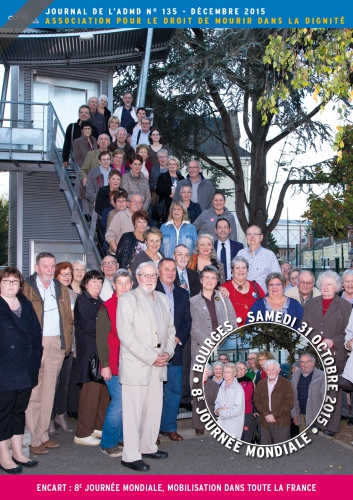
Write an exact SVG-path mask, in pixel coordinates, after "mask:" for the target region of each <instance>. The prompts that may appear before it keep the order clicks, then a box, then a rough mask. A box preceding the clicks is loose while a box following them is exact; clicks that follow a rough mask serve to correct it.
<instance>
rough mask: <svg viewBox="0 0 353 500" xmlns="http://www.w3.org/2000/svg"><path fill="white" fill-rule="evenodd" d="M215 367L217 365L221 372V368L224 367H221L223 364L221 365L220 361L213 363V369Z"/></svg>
mask: <svg viewBox="0 0 353 500" xmlns="http://www.w3.org/2000/svg"><path fill="white" fill-rule="evenodd" d="M217 365H219V366H220V367H221V368H222V370H223V366H224V365H223V363H222V362H221V361H216V362H215V363H213V368H214V367H215V366H217Z"/></svg>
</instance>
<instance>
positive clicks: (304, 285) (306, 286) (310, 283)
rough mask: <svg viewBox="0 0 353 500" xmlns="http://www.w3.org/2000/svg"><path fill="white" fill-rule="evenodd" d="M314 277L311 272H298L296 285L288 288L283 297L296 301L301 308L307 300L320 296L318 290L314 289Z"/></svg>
mask: <svg viewBox="0 0 353 500" xmlns="http://www.w3.org/2000/svg"><path fill="white" fill-rule="evenodd" d="M314 285H315V276H314V274H313V273H312V272H311V271H300V273H299V275H298V285H297V286H294V287H292V288H289V289H288V290H287V291H285V293H284V295H286V296H287V297H291V298H293V299H296V300H297V301H298V302H300V304H301V305H302V307H304V304H305V302H306V301H307V300H309V299H312V298H313V297H318V296H319V295H321V292H320V290H318V289H317V288H315V287H314Z"/></svg>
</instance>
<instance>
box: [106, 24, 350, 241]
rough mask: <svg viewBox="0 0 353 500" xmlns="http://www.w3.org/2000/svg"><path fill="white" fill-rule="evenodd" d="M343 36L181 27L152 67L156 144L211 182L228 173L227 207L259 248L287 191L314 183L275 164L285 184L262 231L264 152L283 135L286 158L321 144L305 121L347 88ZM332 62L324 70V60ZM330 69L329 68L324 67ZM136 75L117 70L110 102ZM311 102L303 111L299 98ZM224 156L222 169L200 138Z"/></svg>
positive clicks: (307, 173) (321, 132)
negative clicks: (244, 158) (194, 162)
mask: <svg viewBox="0 0 353 500" xmlns="http://www.w3.org/2000/svg"><path fill="white" fill-rule="evenodd" d="M349 36H350V31H349V30H342V31H340V30H320V31H316V30H311V31H308V30H307V31H305V30H283V31H278V30H275V29H246V30H245V29H222V30H219V29H198V28H194V29H180V30H176V35H175V36H174V38H173V39H172V41H171V51H170V55H169V58H168V60H167V63H166V64H165V65H155V66H154V67H152V68H151V71H150V73H149V80H148V89H147V98H146V106H148V107H151V108H154V115H155V122H156V124H157V125H158V126H159V128H160V129H161V130H162V132H163V135H164V142H168V143H169V145H170V146H171V148H172V150H173V153H174V154H175V155H176V156H178V157H180V159H182V160H183V161H184V162H186V161H188V160H189V159H190V156H196V157H198V158H199V159H201V161H202V162H204V164H206V165H208V166H209V168H213V177H214V179H213V180H216V181H217V180H218V182H219V180H220V179H221V178H222V176H227V177H228V178H230V179H231V180H232V181H233V183H234V190H235V200H236V201H235V211H236V215H237V218H238V220H239V223H240V226H241V227H242V229H243V231H246V229H247V228H248V227H249V225H253V224H256V225H258V226H259V227H260V228H261V229H262V231H263V234H264V242H265V244H266V240H267V237H268V235H269V234H270V233H271V231H272V230H273V229H274V228H275V227H276V225H277V223H278V220H279V218H280V216H281V212H282V209H283V206H284V199H285V195H286V193H287V190H288V189H289V188H290V187H293V186H294V187H295V189H296V190H297V191H304V192H306V193H308V194H310V193H312V185H315V184H318V183H319V181H318V179H317V177H316V173H317V170H316V166H307V167H295V166H292V165H288V164H287V163H286V162H281V163H280V164H279V165H280V170H281V172H285V175H286V178H285V181H284V182H283V184H282V187H281V190H280V194H279V196H278V200H277V204H276V209H275V213H274V215H273V216H272V219H271V222H270V223H269V225H267V219H268V207H269V198H270V196H271V195H270V193H271V186H273V183H274V182H277V181H276V179H277V176H276V179H275V180H274V179H270V180H269V179H268V178H267V156H268V153H269V151H270V150H271V148H273V147H274V146H275V145H277V144H280V143H281V142H282V141H285V140H288V139H289V144H291V145H292V150H291V152H292V155H293V156H294V157H295V156H297V155H299V154H302V153H304V152H305V151H306V150H307V148H308V147H310V146H312V147H314V148H316V144H317V143H318V142H320V141H321V142H324V141H330V140H331V130H330V128H329V127H328V126H325V125H324V124H322V123H321V122H320V121H316V120H314V117H315V116H316V115H317V113H318V112H319V111H320V109H321V107H322V104H323V103H325V102H327V101H328V100H329V99H332V98H333V97H334V96H336V95H337V96H338V97H344V96H347V93H348V92H349V89H350V87H349V84H348V83H347V74H346V75H345V78H344V81H342V82H341V83H340V82H339V77H340V76H342V73H343V69H342V68H343V67H344V66H345V65H346V73H349V70H350V66H349V65H348V61H349V58H348V57H347V51H348V47H349V46H350V45H349V44H350V42H349V40H350V38H349ZM331 63H332V64H331ZM330 68H331V69H330ZM138 71H139V70H138V69H133V68H128V71H127V74H126V73H125V72H124V73H122V72H121V71H119V70H118V71H117V72H116V76H117V77H118V84H117V87H116V89H115V92H116V97H117V96H120V95H121V93H122V92H123V91H124V90H127V89H129V90H132V91H134V90H136V87H137V78H138ZM310 92H312V94H313V96H314V98H315V99H317V100H319V99H320V102H315V101H313V102H314V105H313V107H312V108H311V109H307V107H306V105H305V102H304V101H305V98H306V97H307V95H308V93H310ZM234 112H241V113H242V116H243V125H244V129H245V132H246V135H247V141H248V144H249V150H250V161H251V168H250V176H251V178H250V180H249V183H250V188H249V190H247V187H246V184H247V179H245V178H244V172H243V168H242V163H241V155H240V152H239V148H238V147H237V144H236V133H235V131H234V127H233V122H232V115H233V113H234ZM211 138H212V140H213V141H215V144H217V145H218V146H219V147H220V148H221V149H222V151H223V156H224V157H225V158H226V165H224V164H221V163H219V162H218V161H217V159H215V158H214V156H212V155H211V154H209V155H207V154H205V152H204V148H203V145H204V143H205V141H206V140H209V139H211Z"/></svg>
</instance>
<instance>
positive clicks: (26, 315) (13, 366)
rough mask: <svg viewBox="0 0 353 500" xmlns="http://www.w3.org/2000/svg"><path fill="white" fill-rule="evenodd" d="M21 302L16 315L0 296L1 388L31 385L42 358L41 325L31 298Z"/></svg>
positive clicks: (10, 388)
mask: <svg viewBox="0 0 353 500" xmlns="http://www.w3.org/2000/svg"><path fill="white" fill-rule="evenodd" d="M17 298H18V300H19V301H20V303H21V306H22V311H21V317H20V318H18V317H17V316H16V314H14V313H13V312H12V311H11V309H10V308H9V306H8V304H7V302H6V301H5V300H4V299H3V298H2V297H0V332H1V334H0V392H5V391H16V390H22V389H30V388H31V387H35V386H36V385H37V384H38V372H39V368H40V364H41V360H42V353H43V347H42V329H41V326H40V324H39V321H38V318H37V315H36V313H35V311H34V309H33V306H32V304H31V303H30V301H29V300H28V299H27V298H26V297H25V296H24V295H23V294H22V293H19V294H18V295H17Z"/></svg>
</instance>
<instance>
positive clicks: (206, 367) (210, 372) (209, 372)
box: [205, 363, 223, 376]
mask: <svg viewBox="0 0 353 500" xmlns="http://www.w3.org/2000/svg"><path fill="white" fill-rule="evenodd" d="M221 364H222V363H221ZM222 366H223V365H222ZM206 372H207V373H208V376H210V375H212V366H211V365H210V363H206V364H205V373H206Z"/></svg>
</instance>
